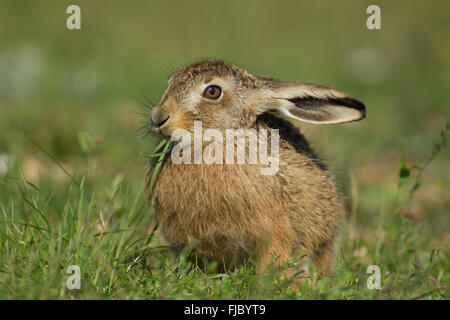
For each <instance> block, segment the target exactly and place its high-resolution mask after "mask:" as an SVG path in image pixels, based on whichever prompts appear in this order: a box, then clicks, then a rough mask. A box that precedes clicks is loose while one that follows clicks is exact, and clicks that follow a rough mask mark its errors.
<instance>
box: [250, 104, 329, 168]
mask: <svg viewBox="0 0 450 320" xmlns="http://www.w3.org/2000/svg"><path fill="white" fill-rule="evenodd" d="M256 125H257V126H258V127H266V128H272V129H278V130H279V135H280V140H281V144H280V148H281V149H282V148H283V142H284V143H285V148H287V149H289V150H294V151H295V152H297V153H299V154H300V155H302V156H304V157H307V158H308V159H310V160H311V161H312V162H314V163H315V164H316V165H317V167H318V168H320V169H321V170H324V171H327V170H328V168H327V166H326V165H325V164H324V163H323V162H322V161H321V160H320V158H319V157H318V156H317V154H316V153H315V152H314V150H313V149H312V148H311V146H310V144H309V142H308V140H307V139H306V138H305V136H304V135H303V134H302V133H301V131H300V129H299V128H298V127H296V126H294V125H293V124H292V123H291V122H290V121H289V120H286V119H284V118H282V117H281V116H279V115H277V114H276V113H275V112H266V113H263V114H261V115H259V116H258V118H257V120H256ZM280 151H281V150H280Z"/></svg>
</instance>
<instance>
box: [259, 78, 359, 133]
mask: <svg viewBox="0 0 450 320" xmlns="http://www.w3.org/2000/svg"><path fill="white" fill-rule="evenodd" d="M264 96H265V98H264V99H261V100H260V101H261V104H260V105H259V106H257V108H258V110H259V111H260V112H265V111H268V110H278V111H279V112H281V113H283V114H284V115H286V116H288V117H291V118H294V119H297V120H301V121H305V122H311V123H319V124H328V123H344V122H351V121H358V120H361V119H364V118H365V117H366V107H365V106H364V104H363V103H362V102H360V101H358V100H356V99H355V98H353V97H351V96H349V95H347V94H345V93H343V92H341V91H338V90H336V89H333V88H329V87H325V86H320V85H316V84H309V83H292V82H281V81H277V82H274V83H272V89H270V90H267V91H265V94H264Z"/></svg>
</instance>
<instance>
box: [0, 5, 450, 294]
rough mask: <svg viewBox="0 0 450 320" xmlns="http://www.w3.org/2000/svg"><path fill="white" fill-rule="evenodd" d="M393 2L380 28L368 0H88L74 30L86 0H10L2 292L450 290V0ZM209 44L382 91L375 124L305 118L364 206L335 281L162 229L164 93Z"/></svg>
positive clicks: (228, 55) (1, 186)
mask: <svg viewBox="0 0 450 320" xmlns="http://www.w3.org/2000/svg"><path fill="white" fill-rule="evenodd" d="M377 3H378V5H379V6H380V8H381V14H382V20H381V21H382V28H381V29H380V30H368V29H367V28H366V19H367V14H366V12H365V10H366V8H367V6H369V5H370V4H371V3H370V2H368V1H356V0H352V1H346V2H345V3H337V2H333V1H319V2H314V3H311V2H299V1H280V2H274V1H273V2H269V1H255V0H252V1H245V2H244V1H227V2H222V3H219V2H217V3H215V2H211V1H203V0H202V1H195V2H177V3H175V2H172V1H165V2H163V1H146V2H144V1H139V2H136V3H133V5H131V4H127V3H125V2H122V3H119V2H114V3H111V2H107V1H96V2H92V1H87V0H80V1H76V4H77V5H79V6H80V8H81V17H82V18H81V19H82V20H81V21H82V25H81V30H67V28H66V24H65V23H66V18H67V16H68V15H67V14H66V8H67V6H69V5H70V4H72V2H69V1H58V2H53V3H51V4H46V5H45V6H44V5H42V4H40V3H39V2H37V1H33V2H31V1H30V2H19V1H9V0H7V1H3V2H2V3H1V4H0V21H1V25H2V28H0V299H449V298H450V293H449V285H450V281H449V275H450V252H449V244H450V170H449V168H450V166H449V164H450V161H449V159H450V151H449V148H448V139H449V137H448V135H449V127H450V118H449V110H450V90H449V88H450V72H449V71H450V55H449V52H450V44H449V43H450V42H449V41H448V39H450V20H449V18H448V11H449V10H450V5H449V3H448V2H445V1H437V0H433V1H428V2H420V3H419V2H416V3H414V4H413V3H410V2H406V1H398V2H395V3H393V2H392V1H390V2H389V1H377ZM204 57H215V58H219V59H224V60H226V61H228V62H231V63H234V64H236V65H238V66H240V67H243V68H245V69H247V70H249V71H250V72H251V73H254V74H261V75H268V76H272V77H276V78H280V79H283V80H288V81H299V82H311V83H318V84H322V85H328V86H331V87H335V88H338V89H340V90H343V91H345V92H347V93H349V94H351V95H352V96H354V97H357V98H358V99H360V100H361V101H363V102H364V103H365V105H366V107H367V119H365V120H364V121H361V122H358V123H350V124H344V125H332V126H315V125H309V124H303V123H299V126H300V127H301V130H302V132H303V133H304V134H305V136H306V137H307V138H308V139H309V140H310V142H311V144H312V146H313V148H314V149H315V150H316V151H317V153H318V154H319V156H320V157H321V158H322V159H324V160H325V162H326V163H327V165H328V166H330V168H331V169H332V172H333V176H334V180H335V182H336V184H337V186H338V188H339V190H340V193H341V195H342V202H343V204H344V207H345V210H346V216H347V219H346V221H345V223H344V224H343V225H342V230H341V235H340V239H339V242H338V245H337V250H336V253H337V254H336V261H337V264H336V269H335V271H334V272H333V273H332V274H331V275H330V276H329V277H326V278H322V279H319V278H318V277H317V276H316V274H315V271H314V270H311V274H312V280H311V281H306V282H304V283H303V284H302V285H301V286H300V288H299V290H293V289H292V288H291V287H290V284H291V283H292V281H294V280H295V279H286V278H283V277H281V276H280V272H279V271H280V270H279V269H280V268H278V267H275V266H273V267H272V268H270V270H268V272H267V273H266V274H256V272H255V267H254V266H253V265H252V264H251V263H249V264H248V265H245V266H242V267H241V268H239V269H238V270H236V271H234V272H233V273H232V274H216V273H215V272H214V268H215V265H214V264H212V265H210V266H209V269H210V272H209V273H203V272H201V271H200V270H198V268H196V266H195V265H192V264H190V263H188V262H187V261H186V258H185V257H186V255H187V254H188V253H189V252H188V250H186V252H184V253H183V254H181V255H180V256H179V257H175V256H174V255H173V253H172V252H171V251H170V249H169V247H168V244H167V243H165V242H164V239H162V237H161V235H160V233H159V230H158V224H157V220H156V218H155V213H154V210H153V208H152V206H151V203H149V202H148V200H147V199H146V196H145V190H144V180H145V174H146V170H147V169H148V162H149V156H150V155H151V154H152V153H153V151H154V148H155V146H156V145H157V144H158V142H159V141H158V140H157V139H156V138H154V137H152V136H151V135H145V123H146V121H147V117H148V114H149V108H148V107H147V106H146V105H150V106H151V105H154V104H157V103H158V101H159V99H160V97H161V94H162V93H163V91H164V89H165V86H166V84H167V79H168V77H169V76H170V74H171V73H172V72H173V71H175V70H176V69H178V68H180V67H182V66H185V65H187V64H189V63H192V62H194V61H196V60H199V59H202V58H204ZM294 264H295V261H291V262H289V263H286V264H284V265H283V266H281V269H282V270H285V269H289V268H292V267H293V265H294ZM71 265H77V266H79V267H80V272H81V289H79V290H77V289H75V290H70V289H69V288H68V287H67V285H66V283H67V279H68V278H69V277H70V276H71V274H69V273H67V269H68V267H69V266H71ZM371 265H377V266H379V268H380V270H381V288H380V289H369V288H368V286H367V279H368V278H369V277H370V276H371V274H370V273H367V268H368V267H369V266H371Z"/></svg>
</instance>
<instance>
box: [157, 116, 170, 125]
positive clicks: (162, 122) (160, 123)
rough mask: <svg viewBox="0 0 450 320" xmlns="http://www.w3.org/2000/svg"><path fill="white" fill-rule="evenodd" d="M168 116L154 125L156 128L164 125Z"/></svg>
mask: <svg viewBox="0 0 450 320" xmlns="http://www.w3.org/2000/svg"><path fill="white" fill-rule="evenodd" d="M169 118H170V116H168V117H167V118H165V119H164V120H163V121H161V122H159V123H156V126H157V127H162V126H163V125H164V123H166V122H167V120H169Z"/></svg>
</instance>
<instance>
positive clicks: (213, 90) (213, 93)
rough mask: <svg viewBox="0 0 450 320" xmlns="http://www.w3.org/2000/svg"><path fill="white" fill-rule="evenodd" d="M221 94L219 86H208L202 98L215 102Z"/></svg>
mask: <svg viewBox="0 0 450 320" xmlns="http://www.w3.org/2000/svg"><path fill="white" fill-rule="evenodd" d="M221 94H222V89H220V87H219V86H214V85H210V86H208V87H206V89H205V91H204V92H203V96H204V97H205V98H208V99H212V100H216V99H219V97H220V95H221Z"/></svg>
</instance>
